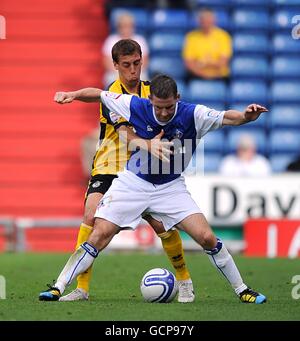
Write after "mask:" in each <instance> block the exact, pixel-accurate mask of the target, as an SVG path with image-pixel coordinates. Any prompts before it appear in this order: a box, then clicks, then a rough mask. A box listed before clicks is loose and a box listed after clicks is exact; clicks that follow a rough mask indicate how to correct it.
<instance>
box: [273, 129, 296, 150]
mask: <svg viewBox="0 0 300 341" xmlns="http://www.w3.org/2000/svg"><path fill="white" fill-rule="evenodd" d="M270 148H271V152H272V153H289V154H292V153H293V154H296V153H299V150H300V134H299V130H298V129H273V130H272V131H271V135H270Z"/></svg>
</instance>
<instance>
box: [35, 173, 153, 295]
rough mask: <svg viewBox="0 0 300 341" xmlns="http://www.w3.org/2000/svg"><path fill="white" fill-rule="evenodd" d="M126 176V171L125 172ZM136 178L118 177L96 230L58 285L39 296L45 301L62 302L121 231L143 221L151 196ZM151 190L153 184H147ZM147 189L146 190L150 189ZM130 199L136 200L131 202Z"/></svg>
mask: <svg viewBox="0 0 300 341" xmlns="http://www.w3.org/2000/svg"><path fill="white" fill-rule="evenodd" d="M124 173H125V172H124ZM134 180H135V176H134V175H127V176H126V174H122V175H120V178H116V179H115V181H114V182H113V184H112V186H111V187H110V189H109V190H108V191H107V192H106V193H105V195H104V196H103V198H102V200H101V201H100V203H99V205H98V207H97V210H96V213H95V217H96V218H101V219H96V220H95V224H94V228H93V230H92V233H91V235H90V236H89V239H88V241H87V242H85V243H83V244H82V245H80V247H79V248H78V249H77V250H76V251H75V252H74V253H73V255H72V256H71V257H70V259H69V261H68V263H67V264H66V266H65V267H64V269H63V271H62V272H61V274H60V275H59V277H58V279H57V281H56V283H55V285H54V286H53V287H51V288H50V290H48V291H46V292H42V293H41V294H40V296H39V299H40V300H43V301H55V300H58V299H59V297H60V294H62V293H63V291H64V290H65V287H66V286H67V285H70V284H71V282H72V280H73V278H75V277H76V276H77V275H79V274H81V273H83V272H84V271H86V270H87V269H88V268H89V267H90V266H91V265H92V264H93V262H94V260H95V258H96V257H97V255H98V252H99V251H101V250H102V249H103V248H105V247H106V246H107V245H108V243H109V242H110V241H111V239H112V238H113V236H114V235H115V234H116V233H117V232H119V227H120V228H125V227H129V228H132V229H135V228H136V227H137V226H138V224H139V223H140V221H141V215H142V213H143V212H144V211H145V210H146V209H147V205H148V202H149V195H148V194H147V188H145V187H144V183H145V182H144V181H141V180H136V181H137V183H138V186H137V187H135V186H134V184H133V182H134ZM147 186H148V187H150V188H151V189H152V187H151V185H147ZM147 186H146V187H147ZM128 198H132V200H131V201H129V200H128Z"/></svg>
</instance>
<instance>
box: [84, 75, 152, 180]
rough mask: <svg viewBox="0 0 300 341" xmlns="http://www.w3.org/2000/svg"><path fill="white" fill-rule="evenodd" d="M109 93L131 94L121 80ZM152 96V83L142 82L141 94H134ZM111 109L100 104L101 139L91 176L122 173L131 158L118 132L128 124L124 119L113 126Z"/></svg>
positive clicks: (117, 81)
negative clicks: (110, 114) (122, 126)
mask: <svg viewBox="0 0 300 341" xmlns="http://www.w3.org/2000/svg"><path fill="white" fill-rule="evenodd" d="M108 90H109V91H111V92H115V93H120V94H129V92H128V91H127V90H126V87H125V86H124V85H123V84H122V83H121V81H120V80H119V79H117V80H116V81H115V82H113V83H112V84H111V85H110V86H109V88H108ZM149 94H150V82H145V81H141V82H140V86H139V93H138V94H134V95H138V96H140V97H142V98H148V96H149ZM109 113H110V111H109V109H108V108H107V107H106V106H104V105H103V104H100V138H99V146H98V149H97V151H96V154H95V156H94V160H93V166H92V173H91V175H92V176H94V175H97V174H117V173H118V172H120V171H122V170H123V169H124V167H125V165H126V162H127V160H128V158H129V156H130V153H129V152H128V151H127V146H126V145H124V143H123V142H122V141H120V139H119V135H118V133H117V132H116V129H117V128H118V126H120V125H122V124H128V122H126V121H125V120H124V119H120V120H119V121H118V122H117V124H113V122H112V121H111V119H110V116H109Z"/></svg>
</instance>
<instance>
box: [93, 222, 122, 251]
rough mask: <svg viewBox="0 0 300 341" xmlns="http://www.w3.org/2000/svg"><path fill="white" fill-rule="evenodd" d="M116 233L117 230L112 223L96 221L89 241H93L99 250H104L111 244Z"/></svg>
mask: <svg viewBox="0 0 300 341" xmlns="http://www.w3.org/2000/svg"><path fill="white" fill-rule="evenodd" d="M115 233H116V231H115V228H114V227H113V225H112V224H111V223H109V222H106V221H104V220H103V219H96V220H95V224H94V228H93V231H92V233H91V235H90V238H89V241H91V243H92V244H93V245H95V246H96V247H97V249H98V250H102V249H104V248H105V247H106V246H107V245H108V244H109V242H110V241H111V239H112V238H113V236H114V235H115Z"/></svg>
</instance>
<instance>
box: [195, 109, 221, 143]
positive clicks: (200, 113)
mask: <svg viewBox="0 0 300 341" xmlns="http://www.w3.org/2000/svg"><path fill="white" fill-rule="evenodd" d="M224 113H225V111H217V110H215V109H211V108H208V107H206V106H205V105H196V107H195V111H194V120H195V128H196V131H197V135H198V137H199V138H201V137H203V136H204V135H205V134H206V133H208V132H209V131H211V130H215V129H218V128H221V127H222V123H223V117H224Z"/></svg>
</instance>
